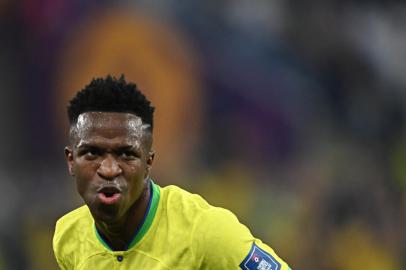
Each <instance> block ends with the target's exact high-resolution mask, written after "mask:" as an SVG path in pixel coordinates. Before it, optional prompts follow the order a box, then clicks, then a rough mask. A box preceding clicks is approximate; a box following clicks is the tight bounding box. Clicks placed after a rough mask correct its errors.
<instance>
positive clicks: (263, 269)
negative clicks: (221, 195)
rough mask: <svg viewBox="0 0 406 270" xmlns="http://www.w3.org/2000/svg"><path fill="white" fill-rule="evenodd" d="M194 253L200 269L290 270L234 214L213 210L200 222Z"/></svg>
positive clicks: (193, 245) (195, 231)
mask: <svg viewBox="0 0 406 270" xmlns="http://www.w3.org/2000/svg"><path fill="white" fill-rule="evenodd" d="M191 247H192V252H193V255H194V257H195V260H196V264H197V265H198V267H199V268H198V269H207V270H208V269H229V270H233V269H235V270H239V269H244V270H253V269H255V270H289V269H290V268H289V267H288V265H287V264H286V263H285V262H284V261H283V260H282V259H281V258H279V257H278V255H276V253H275V252H274V251H273V249H272V248H270V247H269V246H268V245H266V244H264V243H262V242H261V240H259V239H256V238H255V237H254V236H252V234H251V232H250V231H249V229H248V228H247V227H246V226H244V225H243V224H241V223H240V222H239V221H238V219H237V217H236V216H235V215H234V214H233V213H231V212H230V211H228V210H226V209H222V208H212V209H210V210H207V211H206V212H205V213H203V214H202V215H201V216H200V217H199V218H198V219H197V221H196V223H195V225H194V227H193V231H192V243H191Z"/></svg>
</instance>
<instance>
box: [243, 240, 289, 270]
mask: <svg viewBox="0 0 406 270" xmlns="http://www.w3.org/2000/svg"><path fill="white" fill-rule="evenodd" d="M240 268H241V269H243V270H280V269H281V264H280V263H279V262H278V261H277V260H276V259H275V258H274V257H273V256H272V255H271V254H269V253H268V252H266V251H265V250H263V249H261V248H260V247H258V246H257V245H256V244H255V243H253V244H252V247H251V250H250V252H249V253H248V255H247V257H245V259H244V260H243V261H242V262H241V264H240Z"/></svg>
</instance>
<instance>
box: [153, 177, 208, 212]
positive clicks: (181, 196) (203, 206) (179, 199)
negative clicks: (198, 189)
mask: <svg viewBox="0 0 406 270" xmlns="http://www.w3.org/2000/svg"><path fill="white" fill-rule="evenodd" d="M161 196H162V198H161V199H162V207H163V208H164V210H165V211H166V212H169V213H170V214H173V215H177V216H178V218H182V216H183V217H186V218H187V217H190V218H192V220H195V218H196V217H197V216H200V215H201V214H202V213H204V212H206V211H208V210H209V209H211V208H212V207H213V206H211V205H210V204H209V203H208V202H207V201H206V200H205V199H203V198H202V197H201V196H200V195H198V194H194V193H191V192H189V191H186V190H184V189H182V188H180V187H178V186H174V185H170V186H166V187H163V188H161Z"/></svg>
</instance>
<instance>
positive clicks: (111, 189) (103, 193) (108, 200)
mask: <svg viewBox="0 0 406 270" xmlns="http://www.w3.org/2000/svg"><path fill="white" fill-rule="evenodd" d="M97 197H98V198H99V200H100V201H101V202H102V203H103V204H114V203H116V202H117V201H118V200H119V199H120V198H121V190H120V189H119V188H117V187H116V186H103V187H101V188H100V189H99V190H98V191H97Z"/></svg>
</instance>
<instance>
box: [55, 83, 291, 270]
mask: <svg viewBox="0 0 406 270" xmlns="http://www.w3.org/2000/svg"><path fill="white" fill-rule="evenodd" d="M153 112H154V108H153V107H152V106H151V104H150V102H149V101H148V100H147V99H146V98H145V96H144V95H143V94H142V93H141V92H140V91H139V90H138V89H137V88H136V86H135V85H134V84H131V83H127V82H126V81H125V79H124V78H123V77H121V78H120V79H115V78H112V77H110V76H108V77H106V78H105V79H95V80H93V81H92V82H91V83H90V84H89V85H88V86H86V87H85V88H84V89H83V90H82V91H80V92H78V93H77V95H76V96H75V97H74V98H73V99H72V100H71V102H70V105H69V106H68V116H69V121H70V144H69V146H67V147H66V148H65V155H66V159H67V163H68V167H69V172H70V174H71V175H72V176H74V177H75V179H76V187H77V190H78V192H79V194H80V196H81V197H82V198H83V200H84V202H85V204H86V205H85V206H82V207H80V208H78V209H76V210H74V211H72V212H70V213H68V214H66V215H65V216H64V217H62V218H61V219H59V220H58V222H57V224H56V229H55V234H54V239H53V247H54V252H55V256H56V259H57V262H58V264H59V266H60V268H61V269H86V270H88V269H91V270H93V269H97V270H102V269H109V270H110V269H111V270H112V269H154V270H163V269H165V270H175V269H193V270H196V269H227V270H230V269H246V270H252V269H259V270H265V269H266V270H287V269H289V267H288V266H287V264H286V263H285V262H283V261H282V260H281V259H280V258H279V257H278V256H277V255H276V254H275V253H274V251H273V250H272V249H271V248H270V247H268V246H267V245H265V244H263V243H262V242H261V241H260V240H258V239H256V238H254V237H253V236H252V235H251V233H250V231H249V230H248V228H247V227H245V226H244V225H242V224H240V223H239V222H238V220H237V218H236V217H235V216H234V215H233V214H232V213H231V212H230V211H228V210H225V209H222V208H218V207H213V206H211V205H209V204H208V203H207V202H206V201H205V200H204V199H203V198H201V197H200V196H198V195H195V194H191V193H188V192H186V191H184V190H182V189H180V188H178V187H176V186H168V187H164V188H161V187H159V186H158V185H157V184H155V183H154V182H153V181H152V180H151V178H150V177H149V171H150V169H151V166H152V163H153V160H154V152H153V151H152V131H153Z"/></svg>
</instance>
